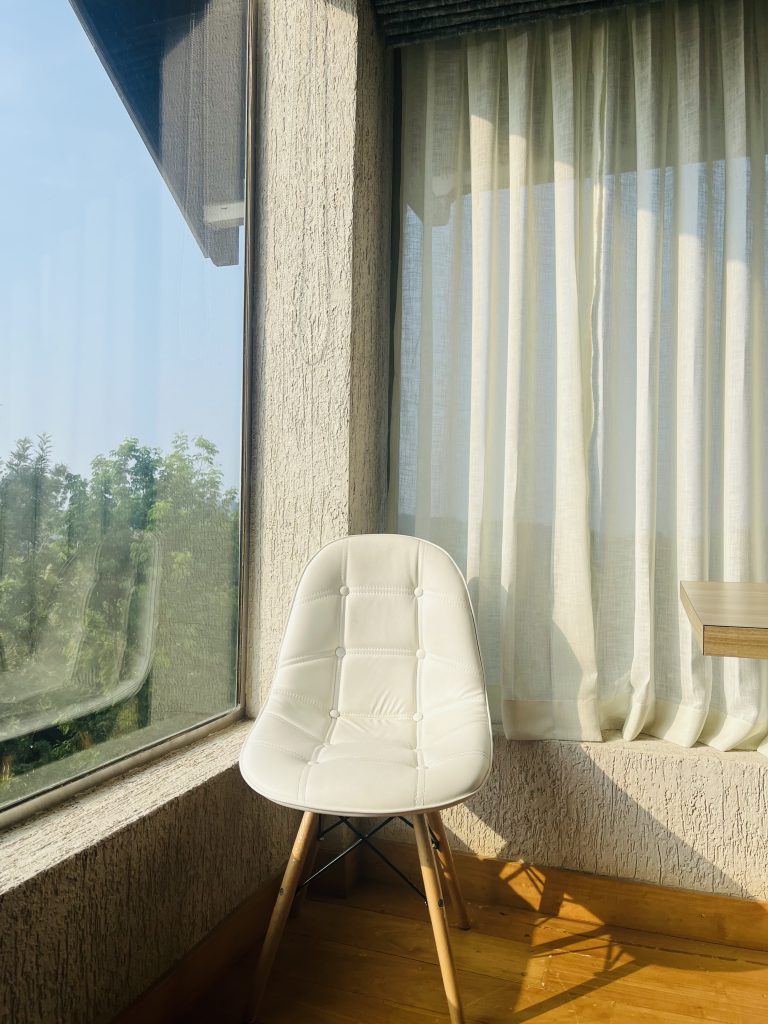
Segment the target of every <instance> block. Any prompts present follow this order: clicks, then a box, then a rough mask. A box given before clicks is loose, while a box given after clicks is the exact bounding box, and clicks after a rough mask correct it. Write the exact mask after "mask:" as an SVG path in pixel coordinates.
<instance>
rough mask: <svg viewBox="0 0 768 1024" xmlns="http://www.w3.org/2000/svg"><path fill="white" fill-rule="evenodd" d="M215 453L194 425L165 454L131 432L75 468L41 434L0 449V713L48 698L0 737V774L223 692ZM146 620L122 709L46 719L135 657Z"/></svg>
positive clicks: (227, 614) (234, 527)
mask: <svg viewBox="0 0 768 1024" xmlns="http://www.w3.org/2000/svg"><path fill="white" fill-rule="evenodd" d="M217 456H218V451H217V449H216V447H215V445H213V444H212V443H211V442H210V441H207V440H206V439H205V438H201V437H198V438H196V439H194V440H193V441H191V440H190V439H189V438H188V437H187V436H186V435H178V436H177V437H176V438H175V439H174V441H173V444H172V446H171V450H170V451H169V452H167V453H166V454H164V453H163V452H161V451H160V450H159V449H157V448H150V447H146V446H144V445H141V444H140V443H139V440H138V439H137V438H127V439H126V440H125V441H123V442H122V444H120V445H119V446H118V447H117V448H116V449H115V450H114V451H112V452H110V454H109V455H107V456H98V457H97V458H95V459H94V460H93V462H92V464H91V472H90V476H89V477H88V478H86V477H84V476H81V475H79V474H76V473H72V472H70V471H69V470H68V469H67V467H66V466H63V465H60V464H57V463H54V462H53V460H52V451H51V440H50V438H49V437H48V436H47V435H41V436H40V437H39V438H38V439H37V440H36V441H32V440H31V439H30V438H21V439H20V440H19V441H18V442H17V443H16V445H15V447H14V449H13V451H12V452H11V453H10V455H9V456H8V458H7V460H5V462H2V461H0V719H1V718H2V717H5V718H6V720H7V721H8V720H10V718H11V717H13V716H15V720H16V721H17V722H21V723H22V725H23V723H24V716H25V715H28V708H29V707H32V706H33V707H34V708H35V710H36V712H37V713H39V714H40V715H41V716H43V717H44V716H45V713H46V709H50V716H49V717H50V721H48V722H47V723H46V725H45V728H38V729H36V731H35V732H34V733H32V734H29V733H28V734H27V735H18V736H17V737H16V738H11V739H7V740H6V741H5V742H0V777H2V774H4V775H5V777H6V778H7V777H9V776H11V775H13V774H16V773H19V772H23V771H26V770H29V769H30V768H32V767H35V766H37V765H39V764H43V763H45V762H46V761H50V760H54V759H57V758H60V757H64V756H67V755H68V754H71V753H73V752H75V751H77V750H80V749H83V748H84V747H87V746H89V745H90V744H92V743H97V742H101V741H103V740H105V739H109V738H111V737H113V736H115V735H118V734H119V733H120V732H125V731H129V730H131V729H135V728H136V727H137V726H138V725H141V724H148V722H147V718H149V717H152V716H153V715H154V716H155V717H156V716H157V715H160V716H169V715H171V714H173V713H174V712H179V711H181V710H184V711H191V712H194V713H198V714H200V715H203V716H204V715H206V714H210V713H213V711H214V710H217V708H218V705H222V704H223V706H226V705H227V703H228V702H231V699H232V696H233V694H234V657H235V639H234V638H235V623H236V616H237V589H238V576H237V573H238V524H239V509H238V501H237V492H236V491H235V490H227V489H224V488H223V485H222V474H221V470H220V469H219V467H218V465H217ZM158 552H159V555H158ZM158 560H159V565H157V564H156V563H157V562H158ZM150 569H152V572H154V573H155V575H156V576H157V577H158V578H159V583H158V582H157V580H154V577H152V573H151V572H150ZM153 580H154V582H153ZM153 586H154V587H155V590H158V593H157V594H155V593H154V591H153V590H152V587H153ZM155 605H156V606H157V607H156V608H155ZM153 609H154V610H153ZM150 628H151V634H152V651H151V659H150V660H151V665H152V672H151V676H150V677H149V678H148V679H147V681H146V682H145V684H144V688H145V691H146V692H143V693H141V694H138V695H136V694H134V695H133V696H132V698H131V701H130V702H128V703H130V707H121V706H110V705H109V704H108V701H102V702H101V703H102V704H106V705H107V706H105V707H103V708H102V709H101V710H97V711H95V712H89V713H87V714H84V715H82V716H81V717H76V718H75V719H72V718H71V717H70V718H69V719H67V718H64V719H62V718H61V717H59V718H57V717H56V708H62V709H64V710H66V709H67V708H68V707H69V708H76V707H77V706H78V702H80V703H81V704H82V705H83V706H87V705H88V702H89V699H90V698H91V697H92V696H93V695H99V694H102V695H106V696H107V697H108V696H109V694H110V692H111V690H112V689H116V690H117V689H119V687H118V684H119V682H120V680H121V679H124V678H125V677H126V676H127V675H130V673H131V672H132V671H134V670H135V669H136V666H137V665H140V664H141V663H142V657H145V658H146V654H147V652H146V651H145V650H143V647H142V645H144V646H146V642H147V641H146V635H145V634H146V633H147V632H148V630H149V629H150ZM150 693H151V698H152V699H151V700H149V699H148V694H150ZM30 702H31V703H30ZM92 703H93V701H91V704H92ZM139 708H144V709H148V710H145V711H143V712H142V714H141V715H139V713H138V710H137V709H139ZM139 718H142V719H143V721H142V722H140V721H139V720H138V719H139ZM29 720H30V721H31V720H32V718H31V717H30V719H29ZM18 731H19V730H18V729H17V733H18Z"/></svg>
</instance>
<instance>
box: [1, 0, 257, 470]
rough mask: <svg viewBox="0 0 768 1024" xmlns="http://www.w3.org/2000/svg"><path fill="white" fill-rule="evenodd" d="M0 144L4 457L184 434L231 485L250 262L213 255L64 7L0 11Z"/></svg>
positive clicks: (80, 454)
mask: <svg viewBox="0 0 768 1024" xmlns="http://www.w3.org/2000/svg"><path fill="white" fill-rule="evenodd" d="M0 140H2V141H1V143H0V152H2V160H0V197H2V200H1V201H2V216H1V217H0V226H1V227H0V231H1V235H0V239H1V242H0V353H1V354H2V361H1V362H0V458H4V457H5V456H6V455H7V453H8V452H9V450H10V448H11V447H12V445H13V443H14V441H15V440H16V439H17V438H19V437H21V436H25V435H27V436H31V437H35V436H36V435H38V434H40V433H43V432H45V433H48V434H50V435H51V437H52V440H53V446H54V456H55V458H56V459H57V460H58V461H62V462H64V463H66V464H67V465H68V466H69V467H70V468H71V469H73V470H76V471H79V472H85V471H87V469H88V465H89V463H90V460H91V459H92V458H93V457H94V456H95V455H98V454H105V453H107V452H109V451H110V450H111V449H112V448H114V447H115V446H116V445H117V444H119V443H120V441H121V440H123V439H124V438H125V437H128V436H135V437H138V438H139V439H140V440H141V441H142V442H143V443H145V444H150V445H157V446H159V447H162V448H164V449H167V447H168V445H169V443H170V441H171V438H172V437H173V435H174V434H176V433H178V432H185V433H188V434H190V435H191V436H196V435H198V434H202V435H204V436H205V437H207V438H208V439H209V440H211V441H213V442H214V443H215V444H216V445H217V446H218V448H219V450H220V452H221V465H222V468H223V470H224V476H225V481H226V483H227V484H235V483H236V482H237V481H238V479H239V464H240V400H241V399H240V392H241V380H242V373H241V364H242V266H238V267H215V266H214V265H213V264H212V263H211V262H210V260H206V259H205V258H204V257H203V255H202V253H201V252H200V249H199V248H198V246H197V243H196V242H195V240H194V238H193V236H192V234H191V233H190V231H189V229H188V227H187V225H186V223H185V221H184V218H183V217H182V215H181V213H180V212H179V210H178V208H177V206H176V204H175V202H174V201H173V199H172V198H171V196H170V193H169V192H168V190H167V188H166V186H165V184H164V183H163V180H162V178H161V177H160V174H159V173H158V171H157V169H156V167H155V164H154V162H153V161H152V158H151V157H150V155H149V154H148V152H147V151H146V149H145V147H144V144H143V143H142V141H141V139H140V137H139V135H138V133H137V131H136V129H135V128H134V126H133V123H132V121H131V119H130V117H129V116H128V114H127V112H126V111H125V108H124V107H123V105H122V103H121V101H120V99H119V97H118V96H117V94H116V92H115V91H114V89H113V87H112V85H111V83H110V81H109V79H108V77H107V75H106V73H105V72H104V70H103V68H102V66H101V63H100V62H99V59H98V57H97V56H96V54H95V52H94V51H93V48H92V47H91V44H90V43H89V41H88V39H87V37H86V35H85V33H84V32H83V30H82V28H81V27H80V24H79V22H78V20H77V18H76V16H75V14H74V13H73V11H72V9H71V8H70V6H69V3H67V0H39V2H37V3H33V4H17V3H2V4H0ZM241 233H242V232H241Z"/></svg>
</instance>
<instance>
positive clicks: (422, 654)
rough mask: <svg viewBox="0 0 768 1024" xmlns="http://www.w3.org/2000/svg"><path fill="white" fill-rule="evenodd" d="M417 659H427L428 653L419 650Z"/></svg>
mask: <svg viewBox="0 0 768 1024" xmlns="http://www.w3.org/2000/svg"><path fill="white" fill-rule="evenodd" d="M416 657H417V658H425V657H426V653H425V652H424V651H422V649H421V648H419V649H418V651H416Z"/></svg>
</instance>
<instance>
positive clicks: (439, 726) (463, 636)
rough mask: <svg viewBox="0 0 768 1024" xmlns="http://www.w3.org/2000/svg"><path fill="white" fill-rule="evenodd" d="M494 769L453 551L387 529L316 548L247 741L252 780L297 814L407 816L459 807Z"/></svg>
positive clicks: (245, 766)
mask: <svg viewBox="0 0 768 1024" xmlns="http://www.w3.org/2000/svg"><path fill="white" fill-rule="evenodd" d="M490 762H491V731H490V723H489V716H488V706H487V700H486V694H485V683H484V678H483V671H482V663H481V660H480V654H479V649H478V644H477V635H476V631H475V624H474V617H473V615H472V609H471V604H470V602H469V596H468V594H467V591H466V586H465V584H464V580H463V577H462V576H461V574H460V572H459V570H458V569H457V568H456V566H455V564H454V563H453V561H452V560H451V559H450V557H449V556H448V555H447V554H446V553H445V552H444V551H442V550H441V549H440V548H438V547H436V546H435V545H433V544H429V543H427V542H425V541H421V540H418V539H417V538H412V537H401V536H390V535H380V536H361V537H349V538H345V539H344V540H342V541H335V542H333V543H332V544H329V545H327V546H326V547H325V548H323V549H322V550H321V551H320V552H319V553H318V554H317V555H316V556H315V558H314V559H313V560H312V561H311V562H310V564H309V566H308V567H307V569H306V570H305V572H304V575H303V576H302V579H301V581H300V583H299V587H298V589H297V593H296V597H295V599H294V603H293V606H292V608H291V613H290V615H289V619H288V625H287V627H286V632H285V636H284V638H283V643H282V646H281V649H280V654H279V658H278V666H277V671H276V673H275V677H274V680H273V684H272V688H271V691H270V694H269V697H268V699H267V701H266V703H265V705H264V707H263V709H262V712H261V714H260V716H259V718H258V720H257V722H256V723H255V725H254V727H253V729H252V730H251V733H250V735H249V737H248V739H247V740H246V743H245V745H244V747H243V751H242V754H241V758H240V768H241V771H242V774H243V777H244V778H245V780H246V782H247V783H248V784H249V785H250V786H251V787H252V788H253V789H255V790H256V791H257V792H259V793H261V794H262V795H264V796H266V797H268V798H269V799H271V800H273V801H275V802H276V803H280V804H283V805H285V806H288V807H296V808H299V809H302V810H312V811H317V812H320V813H324V814H326V813H327V814H343V815H349V816H353V815H363V816H379V815H389V814H408V813H415V812H419V811H425V810H432V809H438V808H442V807H447V806H449V805H450V804H453V803H458V802H460V801H461V800H464V799H466V798H467V797H468V796H470V795H471V794H472V793H474V792H475V791H476V790H477V789H479V788H480V786H481V785H482V784H483V782H484V781H485V779H486V777H487V775H488V771H489V769H490Z"/></svg>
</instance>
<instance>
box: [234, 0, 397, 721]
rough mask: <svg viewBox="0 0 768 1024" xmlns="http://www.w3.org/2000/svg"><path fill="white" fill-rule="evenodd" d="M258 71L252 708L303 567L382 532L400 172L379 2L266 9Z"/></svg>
mask: <svg viewBox="0 0 768 1024" xmlns="http://www.w3.org/2000/svg"><path fill="white" fill-rule="evenodd" d="M358 6H359V8H360V17H359V19H358V13H357V12H358ZM258 66H259V75H260V81H259V105H260V114H259V118H260V123H261V129H260V145H259V152H258V159H257V180H258V198H259V202H258V218H259V224H260V227H259V237H260V245H259V253H258V257H257V266H256V273H257V289H256V290H257V297H256V306H257V311H256V345H255V348H254V367H253V369H254V418H253V430H252V452H253V466H254V474H253V475H254V488H253V496H252V498H253V500H252V521H253V524H254V536H255V537H256V541H255V543H254V550H253V555H254V557H253V569H252V575H251V582H250V589H251V612H252V614H251V618H250V623H249V637H250V645H251V649H250V655H249V657H250V670H251V671H250V676H251V686H250V688H249V693H248V710H249V712H250V713H252V714H253V713H256V712H257V711H258V708H259V705H260V702H261V696H262V694H263V693H264V690H265V688H266V687H268V685H269V681H270V678H271V675H272V670H273V666H274V662H275V656H276V653H277V647H278V645H279V641H280V636H281V634H282V628H283V623H284V622H285V618H286V614H287V611H288V607H289V605H290V600H291V597H292V595H293V592H294V589H295V586H296V582H297V579H298V576H299V574H300V572H301V569H302V568H303V566H304V564H305V563H306V562H307V560H308V559H309V557H310V556H311V555H312V554H313V553H314V552H315V550H316V549H317V548H318V547H319V546H320V545H321V544H323V543H325V542H327V541H329V540H332V539H334V538H336V537H341V536H344V535H346V534H347V533H350V532H360V531H363V530H365V531H368V530H372V529H377V528H379V527H380V526H381V525H382V524H383V513H382V501H383V494H384V474H385V462H384V460H385V451H386V403H387V378H386V367H387V346H388V338H389V327H388V315H387V296H388V287H389V253H388V247H389V226H388V225H389V210H390V179H391V174H390V169H389V168H390V164H389V155H390V145H389V143H390V137H391V135H390V133H391V117H390V116H389V94H390V88H389V83H390V72H389V70H388V59H387V57H386V55H385V52H384V49H383V44H382V42H381V40H380V38H379V37H378V35H377V34H376V32H375V30H374V23H373V16H372V13H371V7H370V4H369V3H368V0H364V2H363V0H361V2H360V4H359V5H358V3H356V2H355V0H294V2H292V3H290V4H286V3H282V2H278V0H264V2H262V3H261V4H260V19H259V61H258Z"/></svg>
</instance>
